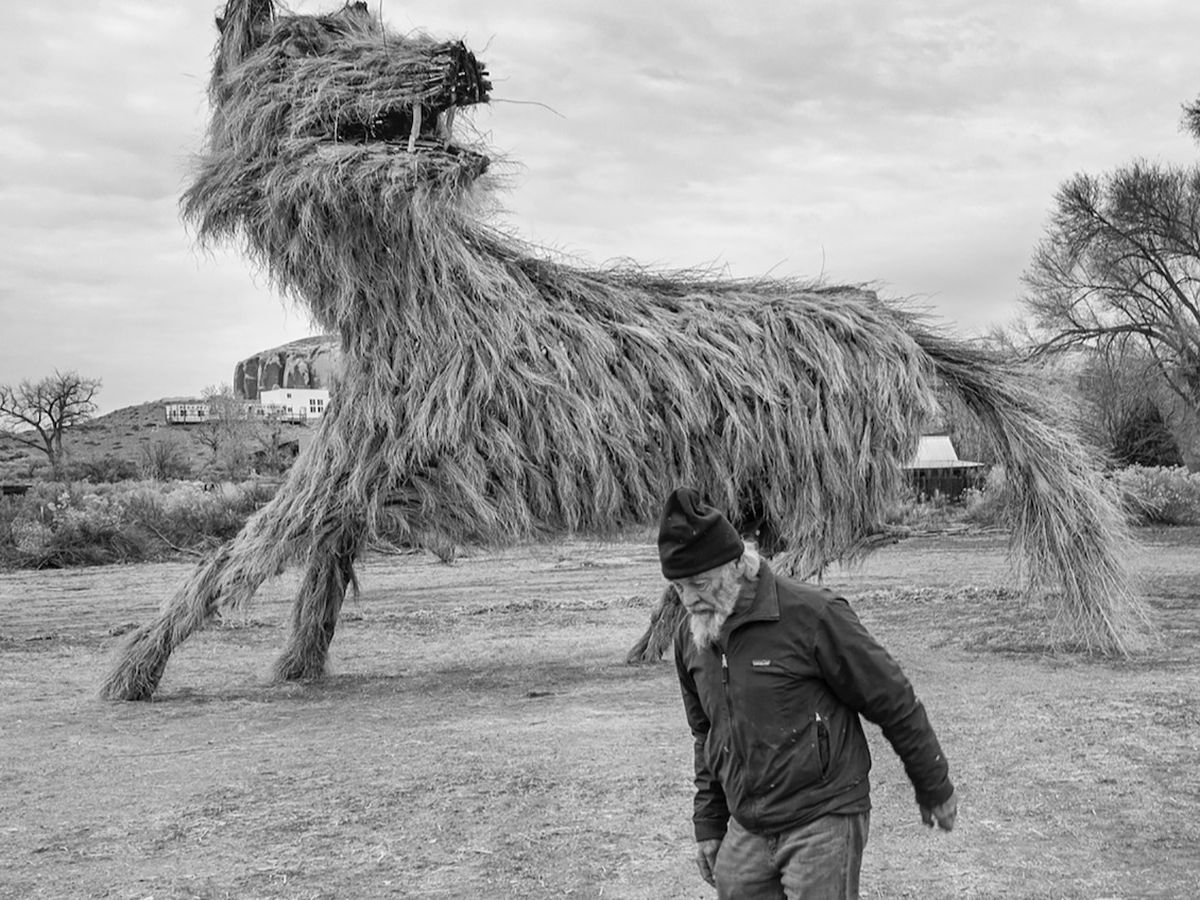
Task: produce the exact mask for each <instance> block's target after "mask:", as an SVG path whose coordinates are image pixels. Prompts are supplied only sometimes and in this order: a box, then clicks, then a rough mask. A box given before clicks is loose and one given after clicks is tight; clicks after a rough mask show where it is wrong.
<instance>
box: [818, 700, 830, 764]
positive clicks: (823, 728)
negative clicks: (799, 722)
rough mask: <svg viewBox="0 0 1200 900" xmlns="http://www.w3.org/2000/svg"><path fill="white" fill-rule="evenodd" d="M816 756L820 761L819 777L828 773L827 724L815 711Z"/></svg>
mask: <svg viewBox="0 0 1200 900" xmlns="http://www.w3.org/2000/svg"><path fill="white" fill-rule="evenodd" d="M816 716H817V757H818V759H819V760H820V762H821V777H822V778H824V777H825V776H826V775H828V774H829V724H828V723H827V722H826V721H825V720H824V719H823V718H821V714H820V713H817V714H816Z"/></svg>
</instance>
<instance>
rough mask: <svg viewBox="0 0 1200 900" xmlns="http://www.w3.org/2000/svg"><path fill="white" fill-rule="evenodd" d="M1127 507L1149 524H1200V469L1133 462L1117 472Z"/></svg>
mask: <svg viewBox="0 0 1200 900" xmlns="http://www.w3.org/2000/svg"><path fill="white" fill-rule="evenodd" d="M1115 477H1116V479H1117V485H1118V486H1119V487H1120V490H1121V498H1122V500H1123V502H1124V504H1125V508H1126V509H1127V510H1128V511H1129V513H1130V515H1131V516H1133V517H1134V519H1135V520H1137V521H1139V522H1141V523H1143V524H1147V525H1200V472H1195V473H1193V472H1189V471H1188V470H1187V469H1186V468H1184V467H1183V466H1170V467H1168V466H1157V467H1155V466H1129V467H1128V468H1125V469H1120V470H1118V471H1117V473H1116V476H1115Z"/></svg>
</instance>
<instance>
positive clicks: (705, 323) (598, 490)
mask: <svg viewBox="0 0 1200 900" xmlns="http://www.w3.org/2000/svg"><path fill="white" fill-rule="evenodd" d="M218 27H219V30H220V38H219V41H218V45H217V50H216V54H215V61H214V70H213V75H212V81H211V84H210V89H209V91H210V100H211V104H212V120H211V125H210V128H209V133H208V138H207V142H206V146H205V148H204V150H203V153H202V155H201V156H200V159H199V160H198V163H197V167H196V172H195V178H194V182H193V183H192V185H191V186H190V188H189V189H188V190H187V192H186V194H185V196H184V199H183V209H184V214H185V216H186V218H187V219H188V220H189V221H190V222H191V223H192V224H193V225H194V226H195V228H196V229H197V231H198V234H199V236H200V237H201V238H202V239H203V240H206V241H211V240H216V239H224V238H236V239H239V240H240V241H242V242H243V243H244V245H245V248H246V251H247V253H248V254H249V256H250V257H251V258H252V259H253V260H254V261H255V262H256V263H258V264H260V265H261V266H262V267H264V268H265V270H266V271H267V272H268V273H269V274H270V276H271V278H272V279H273V281H274V283H275V284H277V285H278V286H279V287H280V288H281V289H282V290H283V291H284V292H285V293H286V294H288V295H289V296H290V297H292V298H294V299H295V300H296V301H297V302H299V303H303V304H304V305H306V306H307V308H308V310H309V311H310V312H311V315H312V317H313V319H314V320H315V322H316V323H317V324H318V325H319V326H320V327H321V328H323V329H325V330H327V331H329V332H331V333H334V334H336V335H337V336H338V338H339V339H340V343H341V349H342V359H343V364H342V370H341V372H340V376H339V379H338V381H337V383H336V389H335V391H334V397H333V400H332V402H331V404H330V407H329V410H328V412H327V413H326V414H325V416H324V419H323V421H322V422H321V424H320V426H319V431H318V432H317V435H316V438H315V440H314V442H313V444H312V445H311V446H310V447H309V448H308V449H307V451H306V452H305V453H304V454H303V455H302V456H301V457H300V458H299V459H298V460H297V462H296V464H295V465H294V467H293V468H292V470H291V472H290V474H289V476H288V478H287V480H286V482H285V483H284V484H283V485H282V487H281V488H280V490H279V492H278V494H277V495H276V496H275V498H274V499H273V500H272V501H271V502H270V503H269V504H268V505H267V506H266V507H264V508H263V509H262V510H261V511H260V512H259V513H257V514H256V515H255V516H254V517H253V518H252V519H251V520H250V521H249V522H248V523H247V525H246V526H245V528H244V529H243V530H242V532H241V533H240V534H238V535H237V537H235V538H234V539H232V540H231V541H229V542H228V543H227V544H225V545H224V546H223V547H221V548H220V549H219V550H218V551H217V552H216V553H215V554H213V555H212V556H211V558H209V559H208V560H206V561H205V562H203V563H202V564H201V565H200V566H199V567H198V568H197V569H196V570H195V572H194V573H193V574H192V576H191V577H190V578H189V579H188V580H187V581H186V582H185V583H184V584H183V585H182V586H181V587H180V588H179V589H178V591H177V592H176V594H175V595H174V596H173V597H172V598H170V599H169V600H168V602H167V603H166V604H165V605H164V606H163V608H162V611H161V613H160V614H159V615H158V617H157V618H156V619H155V620H154V621H152V622H150V623H148V624H147V625H145V626H143V627H141V628H140V629H138V630H137V631H136V632H134V633H133V635H132V636H131V638H130V641H129V643H128V644H127V645H126V646H125V648H124V649H123V651H122V652H121V654H120V656H119V658H118V660H117V663H116V666H115V668H114V670H113V671H112V672H111V673H110V675H109V677H108V679H107V681H106V682H105V684H104V686H103V689H102V692H103V694H104V695H105V696H108V697H112V698H126V699H146V698H148V697H150V695H151V694H152V693H153V692H154V690H155V688H156V687H157V685H158V683H159V680H160V678H161V676H162V674H163V670H164V668H165V666H166V663H167V660H168V658H169V656H170V653H171V651H172V650H173V649H174V648H175V647H176V646H178V645H179V643H180V642H182V641H183V640H185V639H186V638H187V637H188V636H189V635H190V634H192V633H193V632H194V631H195V630H196V629H198V628H200V627H201V626H202V625H203V624H204V623H205V622H207V621H208V620H209V619H210V618H211V617H212V616H213V615H214V614H215V613H216V612H217V611H218V610H219V609H220V608H222V607H229V606H236V605H238V604H243V603H246V602H247V601H249V600H250V598H251V597H252V596H253V595H254V593H255V591H256V589H257V588H258V587H259V586H260V585H261V584H262V583H263V582H264V580H266V579H268V578H270V577H272V576H274V575H275V574H277V573H278V572H279V571H280V570H281V569H282V568H283V567H284V566H286V565H288V564H291V563H296V562H298V563H301V564H303V565H305V566H306V570H305V575H304V578H303V583H302V586H301V588H300V592H299V596H298V597H297V598H296V601H295V606H294V614H293V621H292V632H291V638H290V642H289V643H288V645H287V647H286V649H285V650H284V652H283V655H282V657H281V658H280V659H279V661H278V663H277V666H276V673H275V674H276V675H277V677H278V678H281V679H308V678H313V677H317V676H319V675H320V674H322V672H323V671H324V667H325V662H326V658H327V654H328V649H329V645H330V641H331V639H332V638H333V635H334V629H335V626H336V624H337V619H338V614H339V611H340V608H341V605H342V601H343V598H344V596H345V592H346V590H347V586H348V585H350V584H352V583H353V581H354V569H353V566H354V561H355V559H356V557H357V556H359V555H360V554H361V553H362V552H363V550H364V548H365V547H367V546H368V545H369V544H370V542H371V541H372V540H373V539H374V538H375V537H377V536H378V535H379V534H380V533H382V532H383V531H386V532H387V533H388V534H389V535H391V536H392V537H393V538H395V537H397V536H398V537H399V539H401V540H403V541H405V542H406V543H409V544H412V545H418V546H437V545H443V546H444V545H453V544H468V545H469V544H485V545H497V544H504V543H512V542H516V541H520V540H524V539H531V538H538V537H545V536H551V535H562V534H569V533H589V534H600V533H611V532H613V531H615V530H617V529H620V528H624V527H628V526H630V525H634V524H646V523H649V522H653V520H654V518H655V516H656V514H657V510H658V508H659V504H660V503H661V501H662V498H663V497H664V496H665V495H666V493H667V492H668V491H669V490H670V489H671V488H672V487H674V486H676V485H678V484H684V483H687V484H693V485H696V486H698V487H699V488H701V489H702V490H703V491H704V492H705V493H706V494H707V495H708V496H709V497H710V498H712V499H713V500H714V501H715V502H717V503H719V504H721V505H722V506H723V507H724V508H725V509H726V510H727V511H728V512H729V513H730V515H732V516H736V517H739V518H742V519H748V518H751V517H752V518H754V519H755V520H756V521H758V522H759V523H760V524H761V525H762V526H763V528H764V532H765V533H769V534H771V535H772V536H773V538H772V544H773V546H772V547H771V549H773V550H775V551H777V552H778V553H779V554H780V555H781V556H780V559H781V565H787V566H790V567H792V568H794V569H798V570H802V571H813V570H816V569H819V568H820V567H821V566H822V565H823V564H825V563H828V562H829V561H831V560H835V559H839V558H842V557H845V556H846V555H847V554H849V553H852V552H853V551H854V550H855V548H858V547H861V546H862V540H863V538H864V536H866V535H868V534H869V533H870V532H871V531H872V530H873V529H874V528H875V527H876V526H877V523H878V522H880V521H881V520H882V518H883V513H884V507H885V504H886V502H887V501H888V500H889V498H892V497H894V496H895V494H896V491H897V489H898V487H899V485H900V483H901V477H902V472H901V467H902V465H903V463H904V462H905V461H906V460H908V459H909V458H911V455H912V453H913V450H914V448H915V445H916V442H917V439H918V437H919V435H920V433H921V430H922V426H923V424H925V423H926V422H927V421H928V420H929V418H930V416H931V415H933V414H934V410H935V399H934V397H935V389H936V388H937V387H938V386H939V385H940V386H941V387H942V388H943V389H945V390H947V391H949V392H950V393H952V394H954V395H956V396H957V397H958V398H960V399H961V401H962V402H963V404H964V405H965V406H966V407H967V408H968V409H969V410H971V411H972V412H973V413H974V414H975V415H976V416H977V417H978V418H979V420H980V421H981V423H982V424H983V426H984V427H985V429H986V431H987V432H988V433H989V434H990V436H991V439H992V441H993V442H994V444H995V447H996V451H997V453H998V455H999V457H1000V458H1001V459H1002V460H1003V462H1004V463H1005V465H1006V467H1007V471H1008V473H1009V477H1010V480H1011V483H1012V485H1013V488H1014V490H1013V493H1014V496H1015V500H1014V506H1013V510H1012V523H1013V535H1014V538H1013V540H1014V545H1015V546H1014V549H1015V551H1016V554H1017V556H1018V559H1019V560H1021V561H1023V562H1024V564H1025V571H1026V573H1027V574H1028V575H1029V576H1030V577H1029V579H1028V582H1029V584H1030V586H1031V587H1032V588H1034V589H1039V590H1042V591H1048V592H1050V596H1051V597H1052V600H1053V603H1054V609H1055V610H1057V612H1056V619H1055V620H1056V621H1057V622H1059V623H1060V625H1064V629H1063V631H1062V633H1063V634H1064V635H1066V636H1067V638H1068V639H1071V640H1076V641H1079V642H1082V643H1084V644H1087V645H1088V646H1090V647H1092V648H1093V649H1098V650H1105V651H1113V650H1116V651H1123V650H1126V649H1127V648H1128V646H1129V635H1130V634H1131V633H1132V630H1133V626H1135V625H1136V621H1137V618H1138V616H1137V610H1138V607H1137V604H1136V602H1135V601H1134V600H1133V598H1132V596H1131V594H1130V592H1129V588H1128V584H1127V580H1126V576H1125V571H1124V569H1123V567H1122V564H1121V557H1120V554H1121V552H1122V547H1121V544H1122V542H1123V541H1124V540H1126V535H1125V532H1124V530H1123V526H1122V521H1121V517H1120V514H1119V512H1118V510H1117V508H1116V506H1115V505H1114V504H1113V502H1112V501H1111V499H1110V498H1109V496H1108V494H1107V493H1106V492H1105V490H1104V488H1103V485H1102V482H1101V480H1100V479H1099V477H1098V476H1097V474H1096V473H1095V472H1094V471H1093V470H1092V468H1091V467H1090V465H1089V464H1088V463H1087V461H1086V459H1085V457H1084V455H1083V453H1082V452H1081V450H1080V448H1079V447H1078V446H1077V445H1076V444H1075V443H1074V442H1073V440H1072V439H1071V438H1069V437H1068V436H1066V435H1065V434H1063V433H1061V432H1060V431H1058V430H1057V429H1055V428H1054V427H1052V426H1051V425H1050V424H1048V421H1047V418H1046V416H1045V415H1044V414H1043V412H1042V411H1041V409H1040V407H1039V405H1038V403H1037V402H1036V401H1035V399H1034V395H1033V394H1032V393H1031V392H1030V391H1028V390H1027V389H1026V388H1025V387H1023V386H1022V382H1021V381H1020V379H1019V378H1017V377H1016V376H1015V375H1013V374H1012V373H1010V372H1008V371H1006V369H1005V368H1004V366H1002V365H1000V364H998V363H996V362H995V361H993V360H991V359H990V358H988V357H987V356H986V355H985V354H983V353H982V352H979V351H977V350H973V349H970V348H968V347H966V346H963V345H960V344H956V343H954V342H952V341H950V340H947V339H944V338H942V337H940V336H939V335H937V334H936V333H934V332H933V331H931V330H930V329H928V328H926V327H924V326H923V325H922V324H921V323H920V322H919V321H918V320H916V319H915V318H913V317H912V316H910V315H908V314H906V313H904V312H902V311H900V310H898V309H895V308H893V307H891V306H889V305H887V304H884V303H882V302H880V301H879V300H878V299H877V298H876V296H875V295H874V294H873V293H871V292H869V291H865V290H862V289H859V288H855V287H833V286H820V285H808V284H801V283H797V282H795V281H791V280H773V279H763V280H753V281H746V280H721V279H716V278H712V277H707V276H704V275H699V274H695V273H654V272H647V271H642V270H637V269H634V268H629V267H627V268H610V269H602V270H588V269H586V268H583V267H579V266H573V265H567V264H564V263H562V262H560V261H557V260H555V259H554V258H551V257H550V256H549V255H548V254H545V253H540V252H538V251H536V250H535V249H532V248H529V247H525V246H523V245H521V244H519V243H518V242H517V241H515V240H514V239H513V238H511V237H509V236H507V235H504V234H502V233H501V232H500V231H498V230H496V229H495V228H493V227H490V226H489V225H488V224H487V222H486V221H484V220H483V218H482V216H481V213H480V210H481V209H483V208H485V206H486V204H483V203H481V202H480V200H481V198H483V197H484V196H485V195H486V192H487V191H488V189H489V188H490V187H491V181H492V179H491V177H490V176H489V175H488V174H487V169H488V163H489V160H488V158H487V156H485V155H484V152H483V148H481V147H477V146H467V145H463V144H460V143H459V142H458V137H457V132H456V130H455V114H456V113H461V112H462V111H463V110H465V109H467V108H468V107H470V106H471V105H473V104H477V103H485V102H487V101H488V98H489V93H490V90H491V84H490V82H489V77H488V73H487V71H486V70H485V69H484V68H483V66H482V65H481V64H480V62H479V61H478V60H477V59H476V57H475V56H474V55H473V54H472V53H471V52H470V51H469V50H468V49H467V48H466V47H465V46H464V45H463V44H462V43H460V42H455V41H438V40H434V39H432V38H430V37H427V36H423V35H415V36H414V35H398V34H395V33H390V32H387V31H386V30H384V28H383V27H382V25H381V23H380V22H379V21H378V20H377V19H376V18H374V17H373V16H372V14H371V13H370V11H369V10H368V8H367V6H366V4H364V3H353V4H350V5H348V6H346V7H344V8H343V9H341V10H339V11H336V12H333V13H330V14H327V15H320V16H299V15H291V14H287V13H284V12H283V11H281V10H279V9H277V8H276V7H275V6H274V5H273V3H272V2H270V0H229V2H228V4H227V6H226V8H225V10H224V15H223V16H222V17H221V18H220V19H219V20H218Z"/></svg>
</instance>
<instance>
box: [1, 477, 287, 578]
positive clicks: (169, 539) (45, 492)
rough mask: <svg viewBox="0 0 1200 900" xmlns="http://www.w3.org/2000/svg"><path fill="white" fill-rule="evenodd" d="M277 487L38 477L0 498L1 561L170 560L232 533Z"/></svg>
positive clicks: (40, 564)
mask: <svg viewBox="0 0 1200 900" xmlns="http://www.w3.org/2000/svg"><path fill="white" fill-rule="evenodd" d="M274 490H275V488H274V486H271V485H259V484H253V483H251V484H245V485H226V486H223V488H222V489H220V490H217V491H205V490H203V489H202V488H201V487H200V486H199V485H196V484H192V483H178V482H175V483H169V484H161V483H154V482H124V483H121V484H98V485H88V484H75V485H64V484H59V483H54V482H43V483H41V484H37V485H35V486H34V488H33V489H32V490H31V491H30V492H29V493H28V494H26V495H25V496H23V497H6V498H4V499H3V502H2V503H0V562H4V563H6V564H8V565H13V566H20V567H27V568H59V567H63V566H77V565H99V564H104V563H114V562H132V561H136V560H143V559H163V558H169V557H171V556H174V555H176V554H178V553H179V552H180V551H185V550H194V549H197V548H203V547H205V546H208V545H212V544H214V543H218V542H220V541H223V540H226V539H228V538H230V537H232V536H233V535H234V534H236V533H237V531H238V530H239V529H240V528H241V527H242V525H243V524H244V523H245V521H246V519H247V518H248V517H249V516H250V514H251V513H253V512H255V511H256V510H257V509H258V508H259V507H261V506H262V505H263V504H264V503H266V502H267V500H269V499H270V498H271V496H272V495H273V494H274Z"/></svg>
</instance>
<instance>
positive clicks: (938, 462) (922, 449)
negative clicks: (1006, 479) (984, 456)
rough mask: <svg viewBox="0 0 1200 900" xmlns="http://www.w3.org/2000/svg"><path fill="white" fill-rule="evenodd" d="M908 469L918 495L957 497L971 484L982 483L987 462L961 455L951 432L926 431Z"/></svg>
mask: <svg viewBox="0 0 1200 900" xmlns="http://www.w3.org/2000/svg"><path fill="white" fill-rule="evenodd" d="M904 469H905V471H906V472H907V474H908V478H909V483H911V484H912V486H913V489H914V490H915V491H916V492H917V496H918V497H921V498H931V497H936V496H940V497H945V498H946V499H947V500H955V499H957V498H958V497H960V496H961V495H962V492H963V491H965V490H966V489H967V488H969V487H975V486H976V485H978V484H979V482H980V481H981V480H982V478H983V476H984V474H985V473H986V471H987V465H986V464H985V463H978V462H970V461H968V460H965V459H959V458H958V453H957V452H956V451H955V449H954V444H953V443H952V442H951V440H950V435H948V434H926V435H922V436H921V442H920V443H919V444H918V445H917V453H916V456H915V457H914V458H913V461H912V462H911V463H909V464H908V465H907V466H905V467H904Z"/></svg>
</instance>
